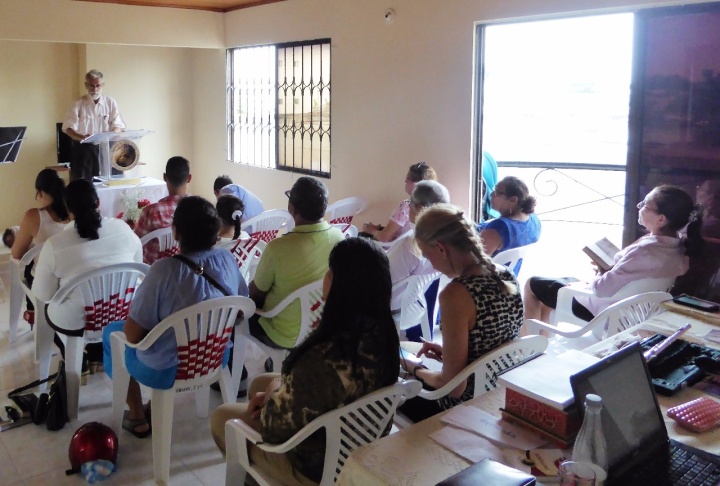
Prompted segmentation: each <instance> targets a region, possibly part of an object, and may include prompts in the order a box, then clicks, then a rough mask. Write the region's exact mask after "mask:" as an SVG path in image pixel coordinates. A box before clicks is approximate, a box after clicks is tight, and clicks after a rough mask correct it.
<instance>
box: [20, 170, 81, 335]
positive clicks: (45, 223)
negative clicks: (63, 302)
mask: <svg viewBox="0 0 720 486" xmlns="http://www.w3.org/2000/svg"><path fill="white" fill-rule="evenodd" d="M35 200H36V201H37V202H38V205H39V206H40V207H39V208H30V209H28V210H27V211H26V212H25V216H24V217H23V219H22V222H21V223H20V229H19V230H18V232H17V234H16V235H15V241H14V243H13V245H12V249H11V250H10V251H11V253H12V256H13V258H17V259H20V258H22V256H23V255H24V254H25V252H27V251H28V250H29V249H30V248H31V247H32V246H35V245H39V244H41V243H44V242H45V240H47V239H48V238H50V237H51V236H52V235H54V234H56V233H59V232H60V231H62V230H63V229H65V225H66V224H67V223H68V211H67V208H66V207H65V182H64V181H63V180H62V179H61V178H60V176H59V175H58V173H57V172H55V171H54V170H52V169H43V170H41V171H40V173H39V174H38V175H37V177H36V178H35ZM34 263H35V262H33V263H31V264H30V265H28V266H27V267H26V268H25V279H26V280H27V282H28V284H29V285H32V283H33V279H34V275H33V271H32V269H33V264H34ZM23 319H25V320H26V321H27V322H28V323H29V324H30V325H31V326H32V325H33V324H34V323H35V308H34V307H33V304H32V302H31V301H30V299H27V310H26V311H25V313H24V314H23Z"/></svg>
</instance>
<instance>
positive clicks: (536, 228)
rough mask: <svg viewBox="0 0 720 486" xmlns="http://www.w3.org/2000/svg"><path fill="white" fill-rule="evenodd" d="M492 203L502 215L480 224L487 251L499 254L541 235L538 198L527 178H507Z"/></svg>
mask: <svg viewBox="0 0 720 486" xmlns="http://www.w3.org/2000/svg"><path fill="white" fill-rule="evenodd" d="M490 204H491V206H492V208H493V209H494V210H495V211H497V212H498V213H500V217H499V218H495V219H491V220H490V221H485V222H482V223H480V224H478V225H477V231H478V233H480V239H481V240H482V243H483V249H484V250H485V253H487V254H488V255H491V256H495V255H497V254H498V253H500V252H501V251H505V250H512V249H513V248H518V247H520V246H525V245H530V244H532V243H535V242H536V241H537V240H538V239H539V238H540V230H541V225H540V219H538V217H537V215H536V214H535V198H534V197H532V196H531V195H530V191H528V187H527V185H525V183H524V182H523V181H521V180H520V179H518V178H517V177H512V176H508V177H505V178H503V179H502V180H501V181H500V182H498V183H497V184H496V185H495V188H494V189H493V190H492V192H491V193H490Z"/></svg>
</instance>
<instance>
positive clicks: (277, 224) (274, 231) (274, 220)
mask: <svg viewBox="0 0 720 486" xmlns="http://www.w3.org/2000/svg"><path fill="white" fill-rule="evenodd" d="M294 227H295V220H294V219H293V217H292V216H291V215H290V213H288V212H287V211H285V210H283V209H271V210H269V211H265V212H262V213H260V214H258V215H257V216H255V217H254V218H250V219H248V220H247V221H245V222H244V223H243V224H242V225H241V226H240V229H242V230H243V231H245V232H247V234H249V235H250V238H255V239H256V240H262V241H264V242H266V243H269V242H270V241H272V240H274V239H275V238H277V235H278V233H279V232H280V230H284V231H285V232H287V231H290V230H291V229H293V228H294Z"/></svg>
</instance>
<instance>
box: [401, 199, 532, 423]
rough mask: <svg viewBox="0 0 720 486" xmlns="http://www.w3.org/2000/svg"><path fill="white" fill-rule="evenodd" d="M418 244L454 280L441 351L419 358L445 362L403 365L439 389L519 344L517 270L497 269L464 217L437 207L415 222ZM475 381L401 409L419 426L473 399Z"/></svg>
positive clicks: (444, 303) (443, 306)
mask: <svg viewBox="0 0 720 486" xmlns="http://www.w3.org/2000/svg"><path fill="white" fill-rule="evenodd" d="M415 241H416V243H417V246H418V248H419V249H420V251H421V252H422V254H423V256H424V257H425V258H427V259H428V260H429V261H430V263H431V264H432V266H433V267H434V268H435V270H437V271H439V272H442V273H444V274H445V275H447V276H448V277H450V278H452V279H453V280H452V282H450V283H449V284H448V285H447V287H445V289H444V290H443V291H442V292H441V293H440V313H441V315H442V336H443V344H442V346H441V345H439V344H436V343H424V344H423V346H422V349H421V350H420V352H419V353H418V356H422V355H423V354H424V355H426V356H427V357H428V358H431V359H436V360H438V361H441V362H442V371H440V372H433V371H430V370H428V369H427V368H425V367H424V366H422V365H413V364H411V363H405V362H403V363H402V365H403V366H404V367H406V371H407V372H408V374H409V375H412V376H413V377H415V378H417V379H418V380H420V381H422V382H423V384H424V386H425V387H426V388H431V389H437V388H440V387H442V386H444V385H445V384H447V383H448V382H449V381H450V380H452V379H453V378H454V377H455V376H456V375H457V374H458V373H459V372H460V371H462V369H463V368H465V367H466V366H467V365H468V364H470V363H471V362H473V361H475V360H476V359H477V358H479V357H480V356H482V355H483V354H485V353H487V352H488V351H491V350H493V349H495V348H497V347H498V346H501V345H502V344H505V343H507V342H508V341H511V340H512V339H514V338H515V337H516V336H517V334H518V331H519V329H520V326H521V325H522V322H523V305H522V299H521V297H520V292H519V291H518V283H517V280H516V279H515V275H514V274H513V273H512V271H510V270H508V269H507V268H505V267H504V266H502V265H496V264H495V263H493V262H492V260H491V259H490V257H489V256H487V255H486V254H485V252H484V251H483V246H482V242H481V241H480V238H479V236H478V235H477V233H476V231H475V229H474V228H473V225H472V223H471V222H470V221H468V220H467V219H466V218H465V217H464V215H463V212H462V211H461V210H460V209H459V208H457V207H455V206H452V205H450V204H436V205H434V206H432V207H430V208H428V209H427V210H425V211H424V212H422V213H421V214H420V215H419V216H418V218H417V221H416V223H415ZM473 380H474V379H473V377H471V378H470V379H468V380H467V381H466V382H463V383H461V384H460V385H458V386H457V387H456V388H455V389H454V390H453V391H452V392H450V393H449V394H448V395H446V396H444V397H442V398H440V399H439V400H425V399H423V398H420V397H416V398H413V399H411V400H408V401H407V402H406V403H405V404H404V405H403V406H402V407H401V408H400V410H401V411H402V412H403V413H404V414H405V415H406V416H408V418H410V419H411V420H413V421H415V422H417V421H419V420H423V419H425V418H427V417H430V416H432V415H435V414H437V413H439V412H441V411H443V410H446V409H448V408H450V407H453V406H455V405H457V404H459V403H462V402H464V401H467V400H469V399H470V398H472V396H473V392H474V386H475V383H474V381H473Z"/></svg>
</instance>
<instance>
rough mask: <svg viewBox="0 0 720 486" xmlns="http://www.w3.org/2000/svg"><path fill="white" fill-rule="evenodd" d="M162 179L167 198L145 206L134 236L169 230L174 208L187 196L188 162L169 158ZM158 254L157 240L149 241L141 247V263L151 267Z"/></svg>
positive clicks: (189, 176) (183, 159) (158, 245)
mask: <svg viewBox="0 0 720 486" xmlns="http://www.w3.org/2000/svg"><path fill="white" fill-rule="evenodd" d="M163 179H164V180H165V184H167V190H168V196H166V197H164V198H162V199H160V200H159V201H158V202H156V203H154V204H150V205H148V206H145V208H144V209H143V211H142V213H141V214H140V217H139V218H138V222H137V226H135V234H136V235H138V236H139V237H140V238H142V237H143V236H145V235H146V234H148V233H150V232H152V231H155V230H158V229H160V228H169V227H170V225H171V224H172V221H173V215H174V214H175V208H176V207H177V205H178V203H179V202H180V199H181V198H183V197H185V195H186V194H187V185H188V182H190V180H191V179H192V174H190V162H188V160H187V159H186V158H184V157H180V156H175V157H171V158H170V159H168V161H167V164H165V173H164V174H163ZM159 252H160V243H158V241H157V240H152V241H149V242H148V243H147V244H146V245H145V246H144V247H143V261H144V262H145V263H147V264H148V265H152V264H153V263H154V262H155V260H157V259H158V254H159Z"/></svg>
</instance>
